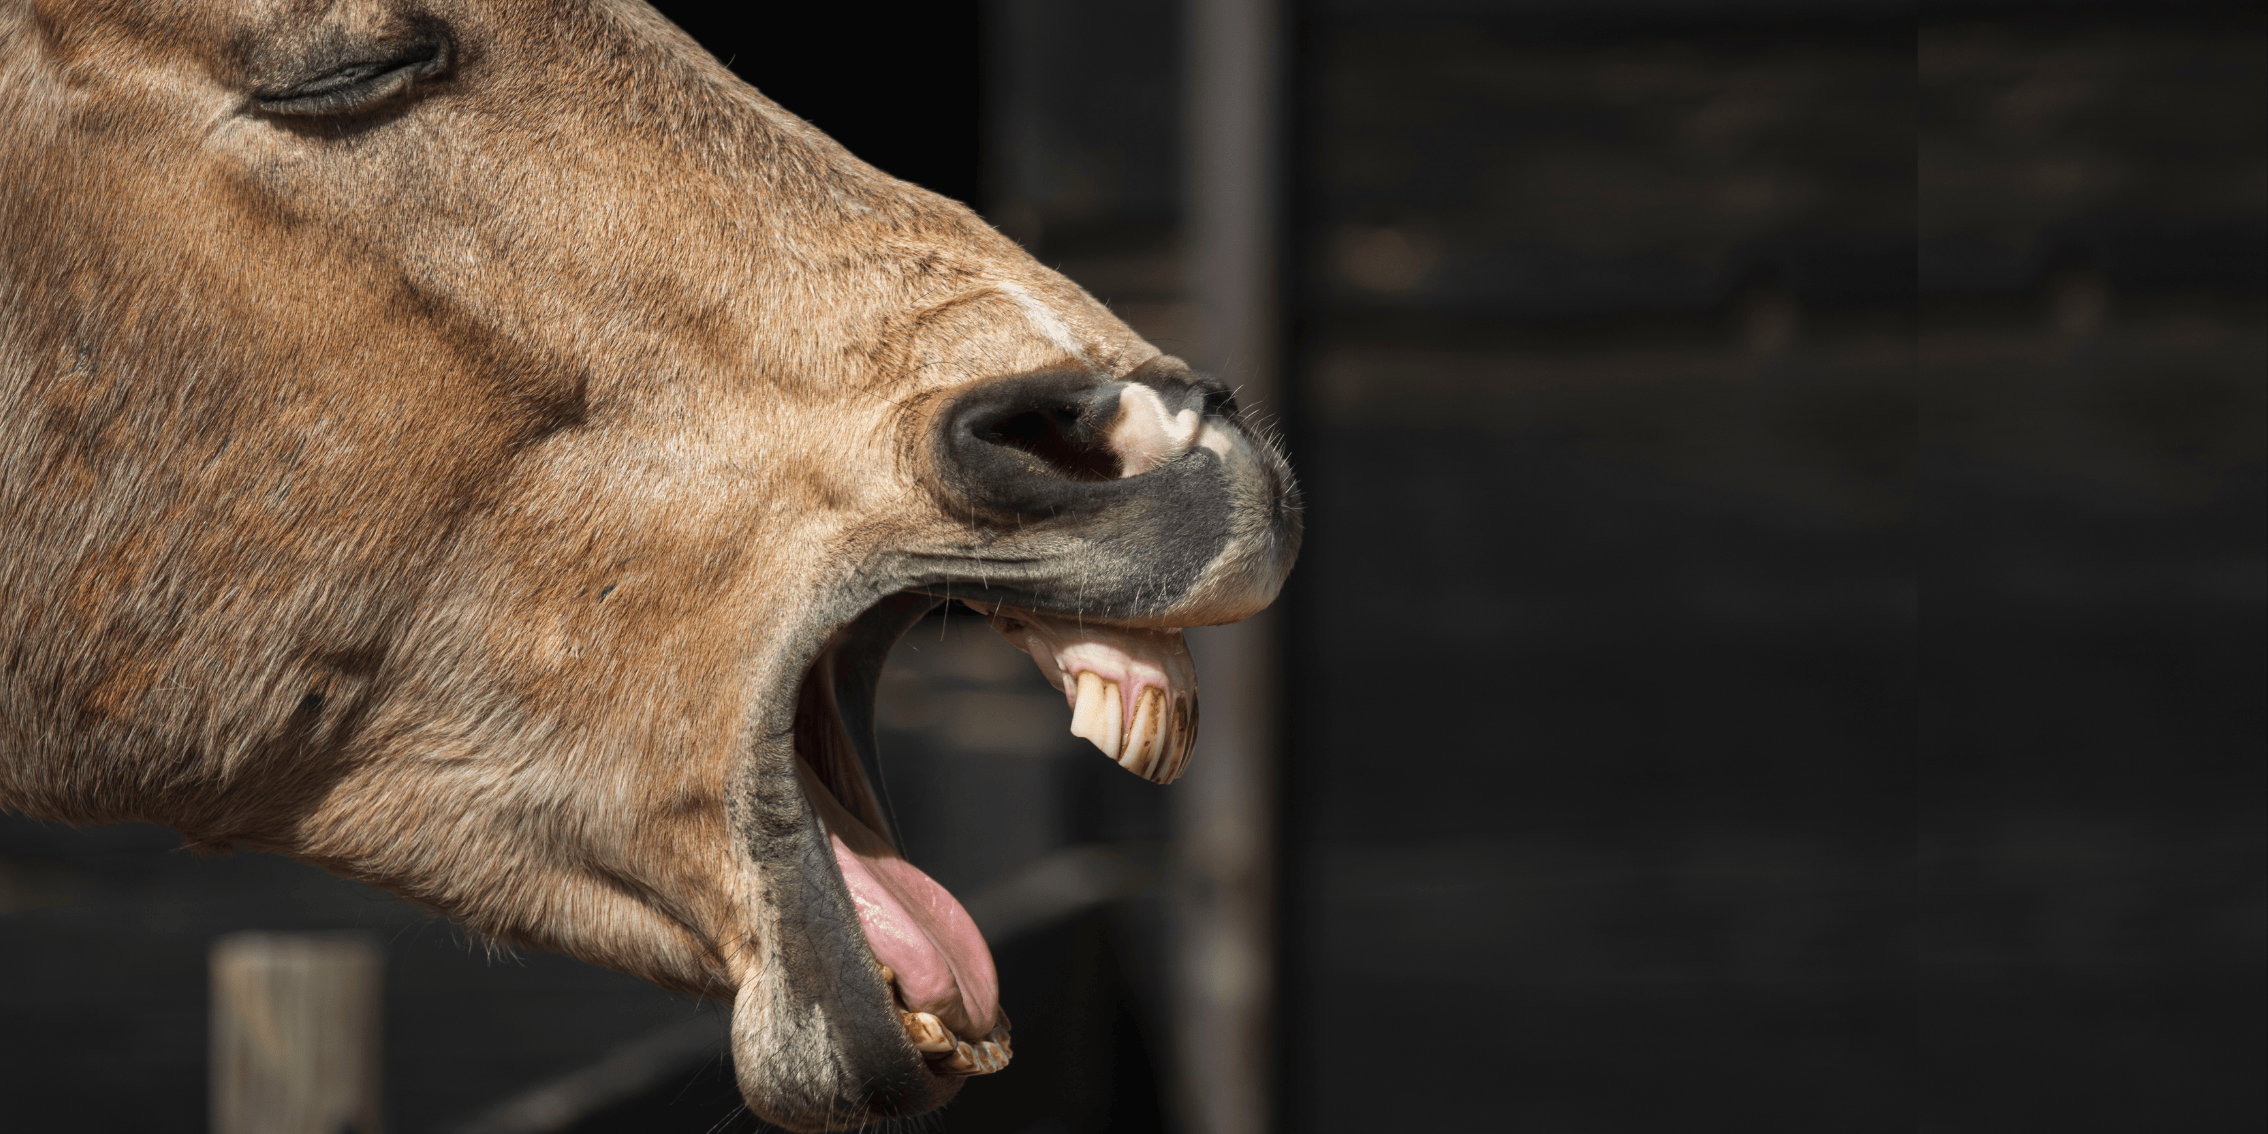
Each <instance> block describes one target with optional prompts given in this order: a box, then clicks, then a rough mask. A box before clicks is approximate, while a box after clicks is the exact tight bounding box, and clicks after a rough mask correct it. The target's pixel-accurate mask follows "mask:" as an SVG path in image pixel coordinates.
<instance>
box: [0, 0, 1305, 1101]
mask: <svg viewBox="0 0 2268 1134" xmlns="http://www.w3.org/2000/svg"><path fill="white" fill-rule="evenodd" d="M417 19H438V20H440V21H443V22H445V23H446V24H447V25H448V26H449V27H450V28H451V29H453V35H454V36H455V42H456V44H457V46H458V56H457V61H456V65H455V67H454V69H453V70H452V71H450V72H449V73H448V74H445V75H442V76H440V77H438V78H436V79H434V80H433V81H431V82H428V83H424V84H422V85H420V86H419V87H417V88H415V89H414V90H413V91H412V92H411V94H410V96H408V97H405V98H399V99H396V100H394V101H391V102H388V103H386V104H384V105H382V106H377V107H373V108H370V109H368V110H366V111H363V112H359V113H356V114H350V115H345V116H334V117H291V116H284V115H276V114H268V113H262V112H260V111H259V110H258V109H257V108H256V107H254V106H253V105H252V104H251V102H250V101H249V95H248V92H250V91H254V90H258V89H263V88H264V87H272V86H274V85H275V84H276V83H278V82H280V81H282V78H284V77H288V72H289V71H290V69H291V68H292V67H294V66H300V65H301V63H302V62H303V61H302V60H300V56H302V55H304V54H305V53H307V52H309V51H315V50H318V49H329V48H326V46H325V45H330V46H331V47H335V46H336V45H337V44H338V43H340V42H347V43H352V42H357V37H360V38H361V39H363V40H371V41H384V40H385V39H386V37H388V36H392V35H395V34H397V33H398V32H399V29H400V28H401V27H402V26H404V22H405V21H414V20H417ZM814 49H818V48H817V47H816V46H815V48H814ZM909 111H910V112H918V108H909ZM1035 304H1036V305H1038V306H1039V307H1041V308H1044V311H1045V313H1046V315H1047V318H1045V319H1035V317H1034V315H1033V310H1032V309H1033V307H1034V305H1035ZM1065 331H1067V332H1068V334H1069V335H1070V336H1071V338H1072V339H1073V340H1075V344H1074V345H1075V346H1076V348H1077V349H1076V351H1072V352H1067V351H1066V350H1065V349H1064V346H1063V345H1062V339H1063V334H1064V332H1065ZM1156 354H1157V352H1156V350H1155V348H1153V347H1151V346H1150V345H1148V344H1147V343H1145V342H1143V341H1142V340H1141V339H1139V338H1138V337H1137V336H1135V335H1134V334H1132V333H1131V332H1130V331H1128V330H1127V328H1126V327H1125V326H1123V325H1122V324H1121V323H1119V322H1118V321H1117V320H1116V319H1115V318H1113V317H1112V316H1111V315H1110V314H1109V312H1107V311H1106V310H1105V309H1103V308H1102V307H1101V306H1100V305H1099V304H1097V303H1096V302H1094V301H1093V300H1092V299H1090V298H1089V297H1088V296H1087V295H1085V294H1084V293H1083V292H1081V291H1080V290H1079V289H1078V288H1077V287H1075V286H1073V285H1072V284H1070V283H1068V282H1067V281H1065V280H1064V279H1062V278H1061V277H1059V276H1057V275H1056V274H1054V273H1053V272H1050V271H1048V270H1046V269H1044V268H1042V267H1041V266H1040V265H1039V264H1037V263H1036V262H1034V261H1033V260H1032V259H1031V258H1030V257H1029V256H1027V255H1025V254H1024V253H1023V252H1022V250H1021V249H1019V248H1018V247H1017V246H1016V245H1015V244H1013V243H1012V242H1010V241H1008V240H1006V239H1004V238H1002V237H1001V236H999V235H998V234H996V233H995V232H993V231H992V230H991V229H990V228H988V227H987V226H986V225H985V224H984V223H983V222H982V221H980V220H979V219H978V218H977V217H976V216H975V215H974V214H972V213H971V212H970V211H969V210H968V209H966V208H964V207H962V206H961V205H959V204H957V203H955V202H952V201H948V200H944V199H942V198H939V197H937V196H935V195H934V194H931V193H928V192H925V191H923V190H921V189H919V188H917V187H915V186H912V185H908V184H905V183H903V182H899V181H895V180H893V179H891V178H889V177H887V176H884V175H883V174H881V173H878V172H877V171H875V170H873V169H871V168H869V167H868V166H866V165H864V164H862V163H860V162H859V161H857V160H856V159H854V158H853V157H851V156H850V155H849V154H847V153H846V152H844V151H843V150H842V149H841V148H840V147H838V146H836V145H835V144H834V143H833V142H831V141H830V140H828V139H827V138H826V137H824V136H823V135H821V134H819V133H818V132H817V131H815V130H813V129H812V128H811V127H809V126H808V125H806V124H804V123H803V122H801V121H799V120H797V119H796V118H794V117H793V116H791V115H789V114H787V113H785V112H784V111H782V110H780V109H779V108H778V107H776V106H774V105H773V104H772V103H770V102H768V101H766V100H765V99H764V98H763V97H762V96H760V95H759V94H757V93H756V92H755V91H753V90H751V89H749V88H748V87H747V86H745V85H743V84H742V83H740V82H739V81H738V80H736V79H735V78H734V77H733V76H732V75H731V74H730V73H729V72H727V71H726V70H724V68H723V67H721V66H719V65H718V63H717V62H716V61H715V60H714V59H712V58H711V57H710V56H708V55H707V54H706V53H704V52H703V51H701V50H700V49H699V48H698V47H697V46H696V45H694V44H693V43H692V42H691V41H690V40H689V39H687V38H686V37H685V36H684V35H683V34H682V33H680V32H678V31H677V30H676V29H675V28H673V27H671V26H669V25H668V24H667V23H665V22H664V21H662V20H661V19H660V18H659V17H658V16H656V15H655V14H654V13H652V12H651V11H650V10H648V9H646V8H645V7H644V6H643V5H640V4H637V3H634V2H630V0H618V2H605V0H593V2H582V0H480V2H474V0H430V2H413V0H336V2H334V0H148V2H142V3H135V2H127V0H111V2H97V0H85V2H79V0H0V806H6V807H8V808H11V809H14V810H18V811H22V812H27V813H30V814H33V815H40V816H47V817H51V818H55V819H60V820H65V821H69V822H73V823H102V822H114V821H123V820H141V821H149V822H156V823H163V824H167V825H170V826H173V827H176V828H178V829H179V830H181V831H182V832H183V833H184V835H185V836H186V837H187V838H188V840H189V841H190V842H191V843H192V844H195V845H198V846H203V847H208V848H218V847H223V846H227V845H232V844H233V845H235V846H238V847H244V848H253V849H260V850H268V851H275V852H280V853H284V854H288V855H291V856H294V857H296V858H300V859H304V860H306V861H309V862H313V863H317V864H320V865H321V866H323V867H325V868H327V869H329V870H332V871H334V872H336V873H339V874H342V875H345V876H347V877H350V878H357V879H362V880H365V881H368V882H371V883H373V884H375V885H378V886H381V887H384V888H386V889H388V890H390V891H392V892H394V893H396V894H399V895H401V896H403V897H404V898H407V899H409V900H411V901H414V902H417V903H419V904H422V905H424V906H427V907H430V908H432V909H434V910H437V911H440V912H442V913H444V914H446V915H448V916H450V917H452V918H455V919H458V920H460V921H461V922H463V923H464V924H466V925H468V926H470V927H472V928H473V929H475V930H477V931H478V932H480V933H483V934H486V935H489V936H491V937H493V938H495V939H497V940H499V941H503V942H509V943H515V944H529V945H535V946H541V947H545V948H552V949H558V950H562V951H565V952H567V953H570V954H573V955H575V956H578V957H582V958H585V959H587V960H590V961H592V962H595V963H598V964H601V965H605V966H608V967H611V968H615V969H619V970H622V971H624V972H629V973H634V974H637V975H639V976H642V977H645V978H647V979H649V980H652V981H654V982H656V983H658V984H661V985H664V986H667V987H670V988H673V989H679V990H683V991H685V992H689V993H694V994H699V995H704V996H712V997H717V998H720V999H723V1000H727V1001H731V1002H734V1003H735V1025H734V1035H735V1045H736V1054H737V1056H738V1063H739V1066H740V1068H741V1075H742V1083H743V1086H744V1088H745V1089H746V1091H747V1093H748V1095H749V1099H750V1103H751V1105H752V1107H753V1108H754V1109H755V1110H756V1111H757V1113H759V1114H761V1115H763V1116H764V1117H766V1118H768V1119H771V1120H773V1121H776V1122H780V1123H782V1124H784V1125H788V1126H790V1127H794V1128H798V1129H816V1128H820V1127H830V1126H842V1125H856V1124H858V1123H860V1122H864V1121H870V1120H874V1119H877V1118H879V1117H881V1115H880V1114H879V1113H868V1112H864V1111H860V1110H858V1107H860V1106H863V1105H865V1104H864V1103H861V1102H860V1101H859V1100H861V1099H863V1098H865V1096H864V1095H861V1094H860V1093H859V1092H860V1091H861V1090H863V1089H864V1088H863V1087H862V1086H861V1085H860V1084H858V1083H854V1082H850V1081H848V1079H847V1078H846V1076H853V1072H852V1071H851V1070H846V1062H845V1060H846V1058H848V1057H846V1056H845V1055H844V1054H843V1049H842V1048H841V1043H842V1042H843V1034H844V1033H841V1031H840V1029H841V1028H844V1027H850V1026H852V1025H849V1024H845V1023H843V1021H844V1020H845V1019H848V1018H849V1017H848V1016H846V1015H845V1014H844V1013H846V1012H848V1011H849V1009H848V1008H845V1007H844V1006H845V1005H863V1004H864V1003H866V1001H868V1000H876V998H886V996H887V993H886V992H885V991H883V986H882V985H881V983H880V981H879V979H878V978H877V977H875V976H874V975H873V974H872V973H870V972H859V971H842V972H834V973H831V974H820V975H812V974H810V973H804V974H802V975H795V974H792V973H787V974H783V971H782V970H781V966H782V965H787V964H789V963H790V961H792V960H793V957H792V956H791V955H790V954H789V953H783V952H782V950H783V949H787V948H789V946H787V945H783V944H782V943H781V941H780V938H779V934H777V933H775V932H772V929H771V927H773V926H774V925H775V924H777V923H778V920H779V918H780V917H781V916H782V915H781V913H780V907H781V905H782V902H783V900H784V899H782V898H781V897H780V896H779V895H780V893H781V886H782V884H783V880H782V875H781V873H780V872H781V871H786V870H801V869H810V870H818V871H820V872H822V873H828V872H832V871H833V866H832V864H831V862H825V863H821V864H819V865H813V863H819V862H820V860H817V859H812V858H809V857H808V855H807V856H806V857H805V858H804V859H801V860H795V861H790V860H791V859H792V857H793V856H792V855H789V854H788V853H787V852H785V851H782V852H778V854H776V855H775V857H774V859H773V860H769V861H767V860H764V859H763V858H762V856H761V855H759V854H756V853H754V852H752V851H751V847H757V846H759V845H766V844H765V841H766V840H772V841H774V842H777V843H778V844H779V845H780V846H789V847H802V846H804V845H805V844H806V843H808V842H809V837H808V834H807V832H808V831H809V830H811V829H813V828H811V827H810V824H809V821H808V819H807V818H805V819H802V820H798V819H796V817H798V816H808V808H807V807H805V805H804V804H803V802H802V798H801V797H800V796H799V795H798V794H797V791H798V789H797V788H796V787H795V783H794V778H793V776H792V775H791V774H788V770H787V765H786V764H785V763H783V761H785V760H786V759H787V757H785V756H783V755H782V753H784V752H785V751H786V745H787V743H788V741H787V730H788V727H789V726H788V723H787V720H786V716H787V714H786V713H785V712H784V710H783V706H786V705H788V704H789V703H790V702H791V701H792V692H793V690H794V688H795V683H796V681H797V678H798V676H799V675H800V673H801V671H802V669H803V667H804V666H806V665H807V664H809V662H810V660H811V658H812V656H813V651H814V650H816V649H817V648H818V646H819V644H820V643H822V642H823V640H824V639H825V636H826V635H827V634H828V633H829V632H831V631H832V630H833V629H834V628H835V627H838V626H840V625H841V624H842V623H843V622H844V621H846V620H847V619H849V618H850V617H852V616H854V615H856V614H857V612H858V610H859V609H860V608H861V607H862V606H863V605H865V604H867V603H871V602H872V601H873V600H874V599H876V598H878V597H880V594H881V593H886V592H887V590H888V589H889V588H891V587H894V586H898V585H901V584H902V580H897V579H893V578H892V577H891V576H890V565H891V564H894V563H899V562H903V561H910V559H911V558H919V557H922V556H929V557H931V558H932V559H935V558H936V557H940V556H943V557H950V556H951V555H953V554H958V553H959V551H960V550H961V549H966V548H968V547H969V546H971V541H972V539H973V538H974V537H972V535H971V529H970V524H971V523H972V522H973V520H972V518H971V517H970V516H968V515H965V514H956V512H955V510H954V509H953V508H951V507H948V506H947V505H946V504H945V503H944V502H943V501H942V500H941V498H940V496H939V495H938V494H937V493H936V492H935V491H932V490H931V489H932V486H931V484H930V478H929V475H928V473H927V472H926V471H925V469H926V466H925V463H924V462H925V461H927V460H928V459H929V457H928V455H927V453H928V450H927V449H926V448H925V447H924V441H923V438H924V437H925V436H926V434H925V432H924V431H925V430H926V429H927V428H928V425H927V422H928V421H929V415H931V414H933V413H934V412H936V409H937V407H938V406H940V405H941V404H942V403H943V399H944V397H945V396H946V395H947V394H949V393H950V392H951V391H953V390H955V389H958V388H961V387H963V386H966V385H968V384H969V383H972V382H976V381H980V380H983V379H986V378H989V377H994V376H998V375H1008V374H1022V373H1031V372H1036V371H1042V370H1046V369H1048V368H1051V367H1064V366H1076V367H1079V368H1081V369H1082V370H1083V371H1085V372H1089V373H1093V374H1098V375H1102V376H1106V377H1107V376H1112V375H1123V374H1125V373H1126V372H1128V371H1130V370H1132V369H1133V368H1135V367H1136V366H1138V365H1141V364H1142V363H1144V362H1146V361H1148V360H1150V359H1152V358H1154V357H1155V356H1156ZM1284 565H1285V566H1288V559H1285V560H1284ZM1280 578H1281V570H1280V569H1277V570H1276V571H1275V574H1274V576H1273V581H1270V582H1269V583H1268V594H1269V595H1272V593H1273V587H1274V586H1275V585H1276V582H1278V581H1280ZM1266 598H1267V595H1260V596H1258V597H1253V596H1249V595H1246V596H1239V595H1229V596H1228V597H1227V598H1223V597H1222V596H1220V595H1214V596H1211V597H1209V598H1208V599H1207V600H1206V601H1207V604H1208V605H1206V607H1205V609H1204V610H1202V611H1199V612H1195V613H1194V614H1193V615H1192V617H1190V618H1188V619H1185V620H1184V621H1185V622H1197V621H1219V620H1225V619H1227V618H1233V617H1242V616H1243V615H1245V614H1249V613H1250V612H1251V610H1253V609H1257V607H1258V606H1259V605H1261V604H1263V603H1265V601H1266ZM1171 614H1172V612H1171V611H1164V612H1160V613H1159V617H1161V618H1163V617H1167V616H1170V615H1171ZM783 690H784V691H786V692H785V693H784V694H783V692H782V691H783ZM782 816H785V817H787V818H785V819H783V818H781V817H782ZM796 822H802V823H803V826H802V827H800V828H799V827H796V826H795V823H796ZM798 840H802V841H800V842H799V841H798ZM798 853H801V852H798ZM798 862H800V863H801V865H798V864H797V863H798ZM832 884H833V885H834V886H836V887H837V888H838V889H839V887H840V882H839V880H837V881H835V882H834V883H832ZM851 937H852V938H854V939H855V938H856V933H855V930H852V931H851ZM829 948H832V949H835V950H836V951H837V952H838V953H840V954H841V955H842V956H845V957H854V956H864V955H865V954H864V946H863V943H862V942H860V941H857V940H853V941H851V942H849V943H842V942H836V943H833V944H831V945H830V946H829ZM806 962H808V958H805V960H804V961H796V962H795V963H798V964H806V967H808V964H807V963H806ZM853 968H855V966H853ZM791 978H792V979H791ZM798 982H800V983H798ZM876 1002H877V1003H880V1002H881V1001H880V1000H876ZM861 1010H862V1011H863V1009H861ZM899 1042H900V1046H903V1043H902V1037H901V1040H900V1041H899ZM906 1051H907V1052H908V1053H910V1052H911V1049H910V1048H907V1049H906ZM906 1058H908V1059H911V1058H912V1056H911V1055H910V1054H908V1055H907V1056H906ZM911 1066H914V1067H916V1068H917V1069H918V1066H919V1065H918V1064H911ZM952 1086H953V1083H952V1081H950V1080H944V1079H939V1080H938V1081H937V1082H936V1083H934V1084H932V1085H931V1086H928V1087H921V1088H919V1090H917V1091H916V1092H915V1093H916V1094H917V1095H919V1096H920V1097H916V1098H913V1099H912V1101H911V1102H906V1101H904V1100H900V1102H899V1103H896V1104H893V1105H894V1106H896V1107H898V1109H899V1111H900V1112H905V1111H909V1110H910V1111H918V1110H920V1109H923V1108H926V1107H927V1106H930V1105H934V1104H935V1103H936V1102H937V1101H940V1100H942V1099H943V1098H945V1097H947V1096H949V1095H950V1093H951V1090H952ZM922 1092H927V1093H926V1094H923V1093H922ZM846 1100H848V1101H846ZM846 1108H849V1109H846Z"/></svg>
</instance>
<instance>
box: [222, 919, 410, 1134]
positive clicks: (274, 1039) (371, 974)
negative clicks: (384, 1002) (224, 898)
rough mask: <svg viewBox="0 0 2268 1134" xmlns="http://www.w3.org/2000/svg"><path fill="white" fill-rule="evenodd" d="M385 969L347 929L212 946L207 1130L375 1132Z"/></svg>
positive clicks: (235, 1133)
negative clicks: (209, 1118)
mask: <svg viewBox="0 0 2268 1134" xmlns="http://www.w3.org/2000/svg"><path fill="white" fill-rule="evenodd" d="M381 966H382V961H381V958H380V954H379V952H378V947H377V946H376V945H375V944H373V943H371V942H370V941H368V940H366V939H364V938H362V937H360V936H356V935H352V934H289V933H235V934H230V935H229V936H227V937H223V938H221V939H219V940H217V941H215V942H213V948H212V955H211V967H212V998H213V1000H212V1050H211V1059H212V1068H211V1070H212V1129H213V1134H379V1132H380V1130H381V1127H380V1112H379V1087H380V1080H379V1058H380V1051H379V982H380V974H381Z"/></svg>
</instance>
